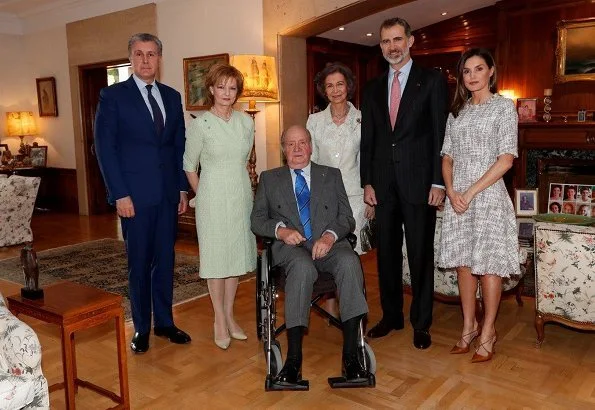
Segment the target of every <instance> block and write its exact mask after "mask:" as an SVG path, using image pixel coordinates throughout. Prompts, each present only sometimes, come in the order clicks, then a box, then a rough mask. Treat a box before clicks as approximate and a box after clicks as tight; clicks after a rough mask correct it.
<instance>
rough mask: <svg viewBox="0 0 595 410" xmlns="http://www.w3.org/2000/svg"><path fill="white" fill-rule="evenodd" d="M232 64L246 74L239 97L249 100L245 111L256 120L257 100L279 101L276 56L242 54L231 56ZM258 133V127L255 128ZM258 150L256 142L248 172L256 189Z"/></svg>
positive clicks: (253, 188)
mask: <svg viewBox="0 0 595 410" xmlns="http://www.w3.org/2000/svg"><path fill="white" fill-rule="evenodd" d="M231 65H232V66H234V67H235V68H237V69H238V70H239V71H240V72H241V73H242V74H243V75H244V91H243V92H242V95H241V96H240V97H239V98H238V101H240V102H248V108H247V109H245V110H244V111H245V112H246V113H247V114H248V115H250V116H251V117H252V119H253V120H254V119H255V118H254V117H255V116H256V114H258V113H259V112H260V110H258V109H256V103H257V102H264V103H268V102H279V86H278V81H277V65H276V63H275V57H270V56H261V55H253V54H240V55H235V56H232V57H231ZM254 132H255V133H256V128H255V129H254ZM255 169H256V151H255V149H254V144H253V145H252V151H251V152H250V158H249V159H248V173H249V174H250V182H251V183H252V190H253V191H256V185H257V183H258V175H256V170H255Z"/></svg>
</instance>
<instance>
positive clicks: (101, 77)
mask: <svg viewBox="0 0 595 410" xmlns="http://www.w3.org/2000/svg"><path fill="white" fill-rule="evenodd" d="M129 72H130V62H129V61H128V60H118V61H110V62H106V63H98V64H92V65H87V66H81V67H79V79H80V84H79V85H80V90H81V116H82V125H83V149H84V156H85V169H86V175H87V178H86V184H87V205H88V210H89V215H98V214H105V213H111V212H114V211H115V207H114V206H112V205H110V204H108V202H107V189H106V187H105V184H104V182H103V177H102V175H101V170H100V169H99V164H98V163H97V157H96V156H95V146H94V135H95V133H94V131H95V130H94V126H95V113H96V111H97V105H98V104H99V92H100V91H101V89H102V88H104V87H107V86H108V85H112V84H115V83H118V82H121V81H125V80H127V79H128V77H129Z"/></svg>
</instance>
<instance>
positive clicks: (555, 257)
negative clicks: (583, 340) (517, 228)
mask: <svg viewBox="0 0 595 410" xmlns="http://www.w3.org/2000/svg"><path fill="white" fill-rule="evenodd" d="M535 277H536V280H535V303H536V306H537V311H538V312H541V313H549V314H554V315H558V316H561V317H563V318H565V319H569V320H574V321H576V322H587V323H595V227H591V226H576V225H565V224H552V223H545V222H538V223H537V224H536V227H535Z"/></svg>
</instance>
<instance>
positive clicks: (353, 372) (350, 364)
mask: <svg viewBox="0 0 595 410" xmlns="http://www.w3.org/2000/svg"><path fill="white" fill-rule="evenodd" d="M342 373H343V377H345V380H346V381H347V382H350V383H357V382H362V381H366V380H368V377H369V376H370V374H369V373H368V372H367V371H366V370H365V369H364V367H363V366H362V364H361V363H360V361H359V359H358V357H357V354H348V355H343V370H342Z"/></svg>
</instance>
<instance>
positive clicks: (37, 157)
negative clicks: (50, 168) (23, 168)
mask: <svg viewBox="0 0 595 410" xmlns="http://www.w3.org/2000/svg"><path fill="white" fill-rule="evenodd" d="M29 158H30V159H31V166H33V167H37V168H39V167H46V166H47V163H48V147H47V145H38V146H36V147H31V151H30V152H29Z"/></svg>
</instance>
